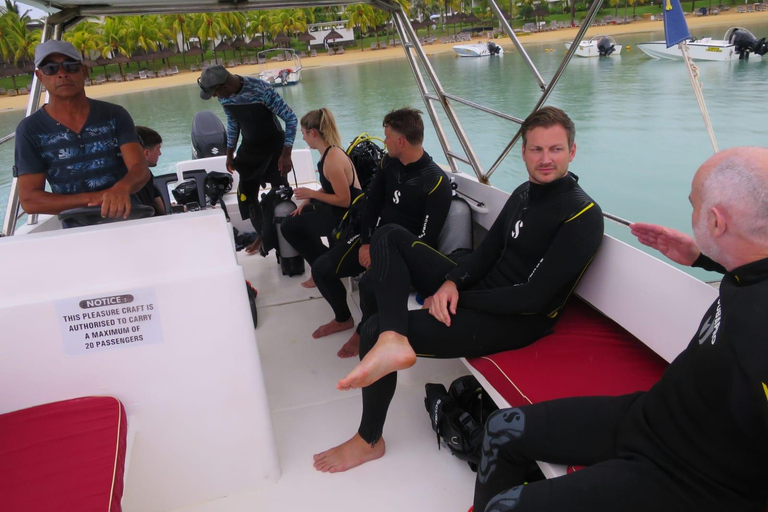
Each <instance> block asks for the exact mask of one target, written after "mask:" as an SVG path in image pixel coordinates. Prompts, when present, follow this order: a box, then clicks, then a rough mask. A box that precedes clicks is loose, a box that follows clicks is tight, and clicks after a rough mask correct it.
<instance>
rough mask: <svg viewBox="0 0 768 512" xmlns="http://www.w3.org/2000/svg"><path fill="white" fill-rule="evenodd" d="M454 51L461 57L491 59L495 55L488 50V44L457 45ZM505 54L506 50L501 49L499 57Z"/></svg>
mask: <svg viewBox="0 0 768 512" xmlns="http://www.w3.org/2000/svg"><path fill="white" fill-rule="evenodd" d="M453 51H455V52H456V55H458V56H459V57H491V56H492V55H493V54H492V53H491V52H490V51H489V50H488V45H487V44H486V43H476V44H457V45H456V46H454V47H453ZM503 53H504V49H503V48H501V47H499V53H498V54H499V55H502V54H503Z"/></svg>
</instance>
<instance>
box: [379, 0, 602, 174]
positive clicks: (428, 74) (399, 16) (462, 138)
mask: <svg viewBox="0 0 768 512" xmlns="http://www.w3.org/2000/svg"><path fill="white" fill-rule="evenodd" d="M376 3H377V4H378V5H381V4H382V3H383V2H376ZM488 3H489V6H490V7H491V10H492V12H493V14H494V15H495V16H496V18H497V19H498V21H499V23H500V24H501V27H502V29H503V31H504V32H505V33H506V34H507V35H508V36H509V38H510V39H511V40H512V43H513V44H514V45H515V48H516V49H517V51H518V53H519V54H520V56H521V57H522V58H523V60H524V61H525V63H526V65H527V67H528V69H529V71H530V73H531V75H532V76H533V78H534V80H535V81H536V83H537V84H538V86H539V88H540V89H541V91H542V95H541V97H540V98H539V100H538V101H537V103H536V104H535V105H534V106H533V108H532V109H531V112H534V111H535V110H537V109H538V108H539V107H541V105H543V104H544V102H545V101H546V100H547V98H548V97H549V95H550V94H551V92H552V90H553V89H554V87H555V85H556V84H557V82H558V81H559V80H560V77H561V76H562V74H563V72H564V71H565V67H566V66H567V65H568V63H569V62H570V60H571V58H572V57H573V55H574V54H575V52H576V49H577V48H578V43H579V42H581V40H582V39H583V38H584V34H585V33H586V31H587V29H588V28H589V26H590V25H591V23H592V21H593V20H594V18H595V16H596V15H597V12H598V11H599V9H600V7H601V5H602V1H601V0H599V1H597V2H594V3H593V4H592V6H591V7H590V9H589V11H588V12H587V16H586V17H585V19H584V23H583V24H582V25H581V27H580V29H579V31H578V32H577V34H576V37H575V38H574V41H573V44H572V45H571V48H570V49H569V50H568V52H567V53H566V55H565V57H564V58H563V62H562V63H561V65H560V67H559V68H558V69H557V71H556V72H555V75H554V76H553V77H552V80H551V81H550V82H549V83H547V82H546V81H545V80H544V78H543V77H542V76H541V73H539V70H538V69H537V68H536V65H535V64H534V62H533V60H532V59H531V57H530V56H529V55H528V52H527V51H526V50H525V48H524V47H523V45H522V44H521V43H520V40H519V39H518V38H517V35H516V34H515V32H514V30H512V27H511V26H510V24H509V22H508V21H507V20H506V19H505V18H504V15H503V13H502V11H501V9H500V8H499V6H498V4H497V3H496V0H489V2H488ZM392 17H393V21H394V25H395V28H396V29H397V32H398V34H399V35H400V39H401V40H402V41H403V42H404V44H403V46H404V48H405V54H406V57H407V59H408V63H409V65H410V67H411V71H412V72H413V75H414V78H415V80H416V83H417V86H418V89H419V93H420V94H421V97H422V99H423V101H424V104H425V106H426V110H427V114H428V115H429V117H430V119H431V121H432V124H433V125H434V127H435V131H436V133H437V137H438V140H439V142H440V145H441V147H442V149H443V153H444V154H445V156H446V158H447V160H448V166H449V167H450V169H451V171H452V172H459V168H458V164H459V162H460V163H464V164H467V165H469V166H470V167H471V168H472V170H473V171H474V173H475V175H476V176H477V179H478V180H479V181H480V182H482V183H486V184H487V183H489V179H490V176H491V175H492V174H493V173H494V172H495V171H496V169H498V167H499V165H500V164H501V163H502V162H503V161H504V159H505V158H506V156H507V155H508V154H509V152H510V150H511V149H512V148H513V147H514V145H515V144H516V143H517V141H518V140H519V138H520V135H521V134H520V128H519V126H520V125H522V123H523V120H524V119H525V117H527V114H528V113H526V115H523V116H514V115H510V114H506V113H504V112H501V111H498V110H496V109H493V108H489V107H486V106H484V105H481V104H479V103H477V102H474V101H471V100H468V99H465V98H462V97H460V96H457V95H455V94H451V93H449V92H447V91H446V90H445V88H444V87H443V85H442V83H441V82H440V79H439V78H438V76H437V74H436V73H435V70H434V68H433V67H432V65H431V63H430V62H429V59H428V58H427V55H426V53H425V52H424V50H423V48H422V47H421V44H420V42H419V38H418V36H417V34H416V32H415V31H414V30H413V27H411V24H410V22H409V21H408V17H407V16H406V15H405V11H404V10H403V9H402V8H400V7H399V6H398V7H397V8H395V9H393V10H392ZM422 70H423V71H422ZM452 103H458V104H461V105H465V106H467V107H471V108H474V109H476V110H480V111H481V112H485V113H487V114H490V115H493V116H496V117H499V118H501V119H506V120H507V121H510V122H513V123H516V124H517V125H518V128H517V130H516V132H515V135H514V137H513V138H512V140H511V141H510V142H509V144H508V145H507V146H506V147H505V148H504V150H503V151H502V153H501V154H500V155H499V157H498V158H497V159H496V161H495V162H494V163H493V165H492V166H491V167H490V169H489V170H488V171H487V172H484V171H483V168H482V166H481V164H480V162H479V160H478V158H477V155H476V153H475V151H474V149H473V148H472V145H471V143H470V142H469V139H468V137H467V134H466V132H465V131H464V129H463V127H462V125H461V122H460V120H459V118H458V115H457V113H456V110H455V109H454V108H453V104H452ZM436 104H439V105H441V106H442V108H443V111H444V113H445V115H446V116H447V118H448V122H449V123H450V126H451V129H452V130H453V132H454V134H455V136H456V138H457V139H458V141H459V145H460V146H461V149H462V151H463V154H461V153H459V152H458V151H455V150H453V149H452V148H451V145H450V143H449V141H448V138H447V135H446V130H445V128H443V126H442V123H441V121H440V119H439V118H438V116H437V109H436Z"/></svg>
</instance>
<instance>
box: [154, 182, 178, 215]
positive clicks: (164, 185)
mask: <svg viewBox="0 0 768 512" xmlns="http://www.w3.org/2000/svg"><path fill="white" fill-rule="evenodd" d="M154 179H155V182H154V183H155V190H156V191H157V193H158V194H160V198H161V199H162V200H163V206H165V212H166V214H168V215H170V214H171V213H173V210H172V208H171V194H170V193H169V192H168V184H169V183H173V182H176V181H179V177H178V175H177V174H176V173H175V172H169V173H168V174H163V175H160V176H155V178H154Z"/></svg>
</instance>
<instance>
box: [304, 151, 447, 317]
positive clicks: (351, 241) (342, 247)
mask: <svg viewBox="0 0 768 512" xmlns="http://www.w3.org/2000/svg"><path fill="white" fill-rule="evenodd" d="M450 204H451V186H450V183H449V181H448V178H447V177H446V175H445V173H444V172H443V170H442V169H440V167H439V166H438V165H437V164H436V163H435V162H434V161H433V160H432V157H430V156H429V155H428V154H427V153H426V152H424V154H423V155H422V157H421V158H420V159H419V160H417V161H416V162H413V163H411V164H408V165H403V164H402V163H401V162H400V160H398V159H396V158H388V157H385V158H384V160H383V161H382V163H381V169H379V170H378V171H377V172H376V174H375V176H374V179H373V181H372V182H371V185H370V188H369V190H368V194H367V198H366V203H365V207H364V209H363V214H362V219H361V228H360V233H359V234H358V233H354V234H352V235H350V236H349V237H347V238H346V239H344V240H342V241H340V242H339V243H336V244H335V245H334V246H333V247H331V249H330V250H329V251H328V252H326V253H325V254H323V255H322V256H320V257H319V258H318V259H317V260H315V263H314V264H313V265H312V277H313V278H314V281H315V284H316V285H317V288H318V290H320V293H322V294H323V297H324V298H325V300H327V301H328V303H329V304H330V305H331V308H333V312H334V315H335V318H336V321H338V322H345V321H347V320H349V319H350V318H351V317H352V314H351V313H350V311H349V307H348V306H347V293H346V289H345V288H344V285H343V284H342V283H341V278H342V277H349V276H355V275H358V274H360V273H362V272H364V271H365V269H364V268H363V267H362V266H361V265H360V263H359V257H358V252H359V250H360V246H361V245H362V244H369V243H370V240H371V235H372V234H373V232H374V231H375V230H376V229H377V226H384V225H387V224H398V225H400V226H403V227H405V228H406V229H407V230H408V231H409V232H411V233H413V234H414V235H416V236H417V237H419V238H420V239H423V240H426V241H427V243H429V244H435V243H437V238H438V236H439V234H440V230H441V229H442V227H443V224H444V223H445V217H446V215H447V214H448V208H449V207H450Z"/></svg>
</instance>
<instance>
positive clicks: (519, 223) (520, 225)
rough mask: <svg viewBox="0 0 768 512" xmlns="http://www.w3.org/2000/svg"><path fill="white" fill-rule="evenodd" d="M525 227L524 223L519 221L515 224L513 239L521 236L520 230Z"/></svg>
mask: <svg viewBox="0 0 768 512" xmlns="http://www.w3.org/2000/svg"><path fill="white" fill-rule="evenodd" d="M522 227H523V221H521V220H519V221H517V222H515V229H513V230H512V238H517V235H519V234H520V230H521V229H522Z"/></svg>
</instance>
